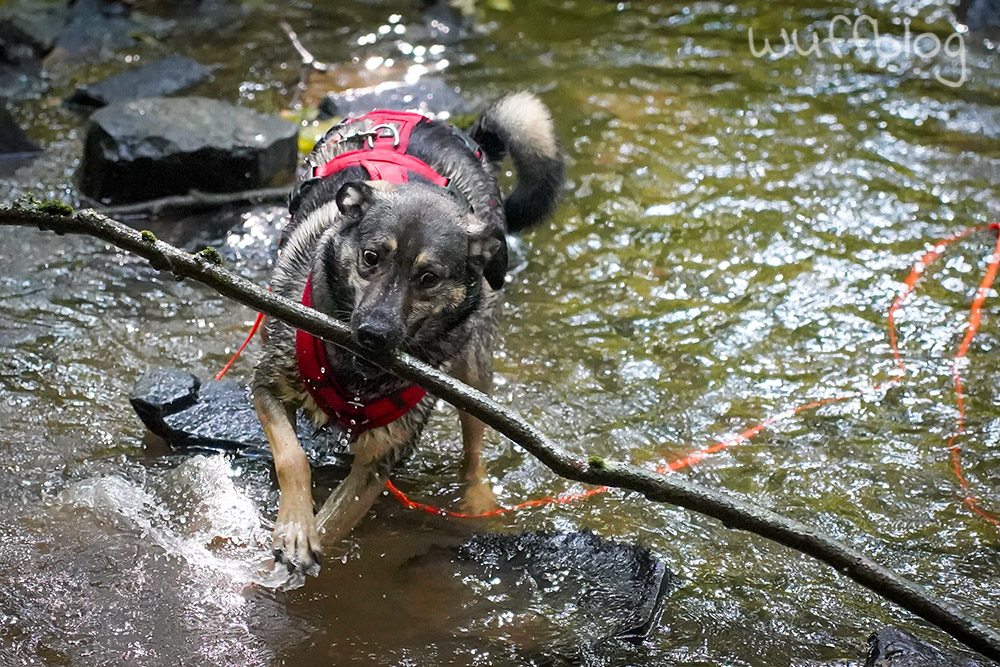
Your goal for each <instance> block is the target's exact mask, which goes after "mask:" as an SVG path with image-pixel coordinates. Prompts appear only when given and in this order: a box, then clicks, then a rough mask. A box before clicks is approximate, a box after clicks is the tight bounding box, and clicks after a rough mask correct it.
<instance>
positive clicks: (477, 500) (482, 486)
mask: <svg viewBox="0 0 1000 667" xmlns="http://www.w3.org/2000/svg"><path fill="white" fill-rule="evenodd" d="M460 507H461V510H462V512H463V513H464V514H472V515H475V514H486V513H487V512H492V511H493V510H496V509H498V508H499V507H500V505H498V504H497V497H496V494H495V493H493V489H492V488H491V487H490V485H489V484H488V483H487V482H485V481H483V482H479V483H478V484H473V485H471V486H469V488H467V489H466V490H465V495H464V496H463V497H462V502H461V504H460Z"/></svg>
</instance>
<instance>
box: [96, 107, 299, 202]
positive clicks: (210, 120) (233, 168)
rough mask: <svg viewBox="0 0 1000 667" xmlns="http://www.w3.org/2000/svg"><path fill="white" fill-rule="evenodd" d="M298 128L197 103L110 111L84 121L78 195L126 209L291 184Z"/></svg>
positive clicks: (237, 109)
mask: <svg viewBox="0 0 1000 667" xmlns="http://www.w3.org/2000/svg"><path fill="white" fill-rule="evenodd" d="M297 140H298V127H297V126H296V125H294V124H292V123H289V122H287V121H284V120H282V119H280V118H278V117H277V116H267V115H264V114H261V113H257V112H256V111H252V110H250V109H246V108H244V107H237V106H234V105H232V104H229V103H226V102H221V101H218V100H210V99H205V98H199V97H181V98H163V97H151V98H145V99H140V100H134V101H131V102H121V103H114V104H109V105H108V106H106V107H104V108H103V109H100V110H98V111H97V112H95V113H94V115H93V116H91V118H90V125H89V127H88V129H87V138H86V142H85V145H84V154H83V160H82V161H81V163H80V169H79V172H78V178H79V182H80V190H81V191H82V192H83V194H85V195H87V196H88V197H91V198H93V199H97V200H99V201H102V202H105V203H129V202H137V201H144V200H148V199H155V198H158V197H165V196H169V195H176V194H184V193H187V192H189V191H191V190H200V191H203V192H238V191H240V190H250V189H255V188H262V187H269V186H276V185H281V184H283V183H288V182H289V181H291V179H292V177H293V176H294V174H295V165H296V162H297V160H298V148H297Z"/></svg>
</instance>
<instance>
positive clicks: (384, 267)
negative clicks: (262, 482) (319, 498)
mask: <svg viewBox="0 0 1000 667" xmlns="http://www.w3.org/2000/svg"><path fill="white" fill-rule="evenodd" d="M506 156H510V158H511V160H512V162H513V164H514V167H515V170H516V173H517V180H516V184H515V187H514V189H513V191H512V192H511V194H510V196H509V197H507V198H506V201H504V199H503V197H502V195H501V190H500V186H499V184H498V182H497V173H498V170H499V168H500V166H501V163H502V161H503V160H504V158H505V157H506ZM307 166H308V167H309V171H310V173H311V177H310V178H307V179H305V180H303V181H301V182H300V183H299V184H298V185H297V187H296V188H295V190H294V191H293V193H292V196H291V198H290V204H289V209H290V211H291V213H292V220H291V222H289V224H288V226H287V227H286V228H285V230H284V232H283V235H282V241H281V243H280V245H279V253H278V258H277V260H276V263H275V267H274V270H273V275H272V278H271V289H272V290H273V291H274V292H275V293H276V294H279V295H281V296H284V297H287V298H289V299H294V300H296V301H301V302H302V303H303V304H305V305H307V306H310V307H312V308H315V309H317V310H319V311H320V312H323V313H325V314H326V315H329V316H331V317H333V318H335V319H337V320H340V321H342V322H344V323H345V324H348V325H349V327H350V330H351V335H352V337H353V339H354V341H355V342H356V343H357V344H358V345H360V346H361V347H362V348H363V349H365V350H371V351H372V353H373V354H385V353H386V352H387V351H391V350H394V349H398V350H402V351H405V352H407V353H409V354H411V355H413V356H415V357H417V358H419V359H421V360H423V361H425V362H427V363H429V364H432V365H433V366H435V367H438V368H441V369H443V370H444V371H446V372H448V373H450V374H451V375H453V376H454V377H456V378H457V379H459V380H461V381H463V382H465V383H467V384H469V385H471V386H473V387H475V388H477V389H479V390H480V391H482V392H484V393H487V394H488V393H490V390H491V387H492V373H493V370H492V354H493V346H494V341H495V339H496V336H497V327H498V322H499V318H500V310H501V300H502V299H501V295H502V288H503V286H504V282H505V277H506V273H507V245H506V234H507V233H508V232H522V231H525V230H527V229H530V228H531V227H533V226H535V225H537V224H538V223H540V222H541V221H542V220H544V219H545V218H546V217H548V216H549V215H551V214H552V212H553V211H554V209H555V205H556V201H557V198H558V195H559V191H560V189H561V186H562V182H563V178H564V172H565V166H564V157H563V153H562V150H561V148H560V144H559V142H558V140H557V138H556V134H555V130H554V127H553V121H552V116H551V114H550V113H549V111H548V109H547V108H546V107H545V106H544V105H543V104H542V103H541V102H540V101H539V100H538V98H536V97H535V96H534V95H532V94H530V93H527V92H518V93H514V94H510V95H507V96H505V97H503V98H502V99H500V100H499V101H497V102H496V103H494V104H493V105H492V106H490V107H489V108H488V109H487V110H486V111H485V112H484V113H483V114H482V115H481V116H480V117H479V119H478V120H477V121H476V123H475V124H474V125H473V127H472V129H471V130H470V131H469V133H468V134H467V135H466V134H463V133H462V132H461V131H459V130H457V129H456V128H454V127H452V126H450V125H448V124H446V123H443V122H440V121H434V120H430V119H428V118H426V117H424V116H421V115H419V114H410V113H403V112H395V111H375V112H372V113H370V114H367V115H365V116H362V117H360V118H357V119H351V120H347V121H345V122H343V123H341V124H340V125H337V126H335V127H334V128H332V129H331V130H330V131H329V132H328V133H327V134H326V136H325V137H324V138H323V139H321V140H320V141H319V142H318V143H317V145H316V147H315V148H314V149H313V152H312V154H311V155H310V156H309V158H308V160H307ZM264 334H265V336H264V341H265V342H264V349H263V355H262V357H261V359H260V361H259V362H258V364H257V366H256V368H255V371H254V377H253V382H252V393H253V401H254V406H255V408H256V410H257V414H258V416H259V417H260V421H261V424H262V425H263V428H264V432H265V434H266V435H267V439H268V441H269V443H270V446H271V452H272V454H273V457H274V467H275V472H276V475H277V480H278V486H279V489H280V494H281V496H280V502H279V508H278V516H277V519H276V521H275V527H274V539H273V547H274V553H275V560H276V562H283V563H285V564H286V565H287V566H288V567H289V569H290V570H291V569H298V570H300V571H303V572H306V573H308V574H316V573H318V570H319V558H320V555H321V553H322V547H323V545H324V544H333V543H338V542H339V541H340V540H342V539H343V538H344V537H345V536H346V535H347V534H348V532H349V531H350V530H351V529H352V528H353V527H354V526H355V525H356V524H357V523H358V522H359V521H360V520H361V519H362V518H363V517H364V515H365V514H366V513H367V512H368V510H369V509H370V507H371V505H372V504H373V503H374V501H375V499H376V498H377V497H378V496H379V494H380V493H381V492H382V490H383V489H384V488H385V485H386V482H387V481H388V477H389V473H390V471H391V470H392V469H393V467H394V466H395V464H396V463H397V462H398V461H400V460H401V459H403V458H405V457H406V456H408V455H409V454H410V453H411V451H412V450H413V449H414V446H415V445H416V443H417V440H418V439H419V437H420V434H421V431H422V430H423V428H424V425H425V424H426V423H427V420H428V418H429V416H430V413H431V410H432V408H433V404H434V400H435V399H434V398H433V397H431V396H427V395H426V392H424V390H422V389H420V388H419V387H416V386H412V385H410V384H409V383H407V382H406V381H404V380H401V379H399V378H397V377H395V376H394V375H392V374H390V373H387V372H385V371H383V370H382V369H381V368H379V367H377V366H375V365H373V364H371V363H369V362H367V361H365V360H364V359H362V358H360V357H358V356H356V355H354V354H353V353H351V352H348V351H346V350H343V349H341V348H338V347H336V346H333V345H329V344H326V343H324V342H323V341H322V340H320V339H317V338H314V337H312V336H310V335H308V334H306V333H304V332H302V331H298V330H296V329H294V328H293V327H291V326H289V325H287V324H285V323H283V322H281V321H278V320H275V319H271V318H267V319H266V320H265V323H264ZM299 408H303V409H304V410H305V412H306V413H307V414H308V415H309V417H310V418H311V419H312V420H313V421H314V422H315V423H316V424H317V425H318V426H323V427H328V428H337V429H340V433H341V436H340V437H341V438H342V441H343V442H344V443H349V444H350V448H351V452H352V454H353V456H354V460H353V464H352V466H351V469H350V472H349V473H348V475H347V477H346V479H344V481H343V482H341V483H340V484H339V485H338V486H337V487H336V488H335V489H334V490H333V492H332V494H331V495H330V497H329V499H328V500H327V501H326V502H325V504H324V505H323V506H322V508H321V509H320V510H319V512H318V513H317V514H315V515H314V513H313V497H312V487H311V476H310V469H309V464H308V461H307V459H306V455H305V453H304V451H303V450H302V447H301V446H300V444H299V442H298V440H297V438H296V435H295V428H294V424H295V415H296V412H297V410H298V409H299ZM460 421H461V429H462V439H463V462H462V467H461V474H462V478H463V482H464V484H465V487H466V488H465V492H464V499H463V505H464V507H465V508H466V509H467V510H481V509H483V508H484V507H489V506H495V504H496V501H495V498H494V497H493V494H492V491H491V490H490V487H489V486H488V485H487V484H486V483H485V481H484V479H483V477H484V468H483V464H482V462H481V461H480V448H481V445H482V439H483V429H484V424H483V423H482V422H480V421H479V420H477V419H475V418H473V417H471V416H469V415H467V414H465V413H462V412H460Z"/></svg>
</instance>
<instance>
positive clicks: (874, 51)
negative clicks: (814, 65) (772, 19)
mask: <svg viewBox="0 0 1000 667" xmlns="http://www.w3.org/2000/svg"><path fill="white" fill-rule="evenodd" d="M780 34H781V42H783V43H781V44H779V42H777V41H775V43H774V44H773V45H772V44H771V41H770V40H769V39H768V38H766V37H765V38H764V40H763V46H762V47H760V48H758V47H757V44H756V42H755V40H754V31H753V28H752V27H751V28H750V30H749V32H748V41H749V43H750V53H752V54H753V56H754V57H755V58H761V57H765V56H769V57H771V58H784V57H785V56H788V55H790V54H792V53H794V54H797V55H799V56H803V57H805V56H811V55H817V56H819V55H822V54H823V53H824V51H825V52H827V53H829V54H830V55H832V56H834V57H837V58H842V57H844V55H846V53H847V51H848V50H851V49H853V50H854V51H855V52H856V53H859V54H861V55H863V56H866V57H878V58H881V59H885V60H893V59H896V58H899V57H903V58H910V57H912V56H915V57H917V58H919V59H920V60H923V61H926V62H928V63H930V62H932V61H934V60H935V59H936V58H938V57H939V56H940V55H942V54H943V55H944V57H946V58H950V59H954V60H955V61H956V62H957V63H958V65H959V70H960V75H959V76H957V77H954V78H951V79H948V78H945V76H943V75H942V73H941V71H940V68H939V67H936V68H935V69H934V78H935V79H937V80H938V81H939V82H941V83H943V84H944V85H946V86H951V87H952V88H958V87H959V86H961V85H962V84H963V83H965V79H966V73H967V70H966V62H965V38H964V37H963V35H962V34H961V33H957V32H956V33H952V34H950V35H948V37H947V38H946V39H945V40H944V42H942V41H941V38H940V37H938V36H937V35H936V34H934V33H932V32H923V33H919V34H917V35H913V33H912V32H911V30H910V20H909V19H904V20H903V35H902V36H901V37H900V36H898V35H892V34H882V33H880V32H879V26H878V21H877V20H876V19H874V18H873V17H871V16H867V15H864V14H862V15H861V16H858V17H857V18H855V19H854V20H853V21H852V20H851V18H850V17H847V16H844V15H838V16H834V17H833V18H832V19H830V23H829V25H828V26H827V27H826V36H823V35H822V31H821V30H817V29H815V28H814V27H812V26H810V27H809V28H808V29H807V30H806V31H805V34H804V36H803V38H802V39H801V40H800V39H799V30H798V28H795V29H793V30H792V32H791V34H789V33H788V30H786V29H785V28H782V29H781V33H780Z"/></svg>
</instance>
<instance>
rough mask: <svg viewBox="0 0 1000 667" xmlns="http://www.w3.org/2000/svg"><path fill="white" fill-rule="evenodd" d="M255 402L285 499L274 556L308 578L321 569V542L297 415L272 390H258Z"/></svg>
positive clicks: (281, 504)
mask: <svg viewBox="0 0 1000 667" xmlns="http://www.w3.org/2000/svg"><path fill="white" fill-rule="evenodd" d="M253 402H254V406H255V407H256V408H257V415H258V416H259V417H260V423H261V425H262V426H263V427H264V434H265V435H266V436H267V440H268V442H269V443H270V444H271V455H272V456H273V457H274V470H275V473H277V476H278V488H279V489H280V490H281V499H280V501H279V503H278V518H277V521H275V524H274V542H273V546H274V555H275V560H278V561H281V562H283V563H285V564H286V565H288V566H289V567H290V568H292V567H294V568H298V569H300V570H302V571H304V572H306V573H308V574H316V573H317V572H318V569H319V555H320V540H319V533H318V532H317V530H316V519H315V517H314V516H313V499H312V475H311V473H310V470H309V461H308V459H306V453H305V452H304V451H303V450H302V446H301V445H300V444H299V439H298V437H297V436H296V435H295V426H294V421H293V419H294V413H291V414H290V411H289V410H286V409H285V406H284V405H282V403H281V401H279V400H278V398H277V397H276V396H275V395H274V394H273V393H272V392H271V391H269V390H268V389H266V388H260V387H255V388H254V391H253Z"/></svg>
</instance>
